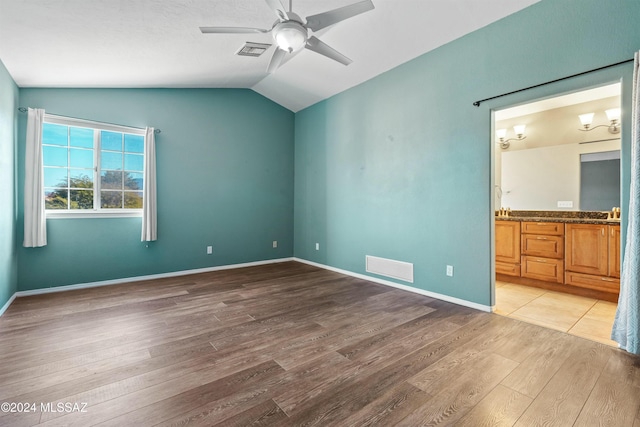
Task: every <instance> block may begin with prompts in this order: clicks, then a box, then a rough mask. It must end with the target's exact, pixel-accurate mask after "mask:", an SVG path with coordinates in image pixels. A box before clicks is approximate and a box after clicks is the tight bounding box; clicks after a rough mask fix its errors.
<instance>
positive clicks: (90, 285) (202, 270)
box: [0, 258, 293, 314]
mask: <svg viewBox="0 0 640 427" xmlns="http://www.w3.org/2000/svg"><path fill="white" fill-rule="evenodd" d="M286 261H293V258H278V259H269V260H265V261H255V262H245V263H242V264H229V265H220V266H216V267H206V268H197V269H194V270H181V271H171V272H169V273H160V274H150V275H148V276H135V277H125V278H123V279H114V280H102V281H99V282H89V283H79V284H76V285H65V286H56V287H53V288H43V289H33V290H31V291H18V292H16V293H15V294H14V296H13V298H15V297H16V296H18V297H26V296H30V295H41V294H50V293H53V292H65V291H72V290H76V289H86V288H95V287H98V286H109V285H120V284H122V283H129V282H140V281H143V280H155V279H165V278H167V277H177V276H186V275H187V274H198V273H208V272H211V271H220V270H231V269H233V268H243V267H253V266H256V265H265V264H277V263H281V262H286ZM11 301H13V299H11V300H9V302H8V303H7V304H5V305H6V307H9V303H10V302H11ZM1 313H2V312H0V314H1Z"/></svg>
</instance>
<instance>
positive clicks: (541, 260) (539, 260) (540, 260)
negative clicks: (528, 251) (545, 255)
mask: <svg viewBox="0 0 640 427" xmlns="http://www.w3.org/2000/svg"><path fill="white" fill-rule="evenodd" d="M536 261H537V262H547V261H545V260H543V259H537V260H536Z"/></svg>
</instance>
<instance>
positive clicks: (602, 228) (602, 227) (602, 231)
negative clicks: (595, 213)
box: [601, 227, 604, 236]
mask: <svg viewBox="0 0 640 427" xmlns="http://www.w3.org/2000/svg"><path fill="white" fill-rule="evenodd" d="M601 230H602V235H603V236H604V227H602V228H601Z"/></svg>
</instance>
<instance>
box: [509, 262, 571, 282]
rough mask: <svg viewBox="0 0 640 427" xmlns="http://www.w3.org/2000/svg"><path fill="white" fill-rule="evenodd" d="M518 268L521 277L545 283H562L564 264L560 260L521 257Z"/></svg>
mask: <svg viewBox="0 0 640 427" xmlns="http://www.w3.org/2000/svg"><path fill="white" fill-rule="evenodd" d="M520 268H521V270H522V277H529V278H531V279H538V280H545V281H547V282H556V283H563V282H564V277H563V276H564V274H563V273H564V262H563V261H562V260H561V259H552V258H540V257H533V256H523V257H522V262H521V263H520Z"/></svg>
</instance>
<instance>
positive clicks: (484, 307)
mask: <svg viewBox="0 0 640 427" xmlns="http://www.w3.org/2000/svg"><path fill="white" fill-rule="evenodd" d="M293 260H294V261H297V262H301V263H304V264H309V265H313V266H315V267H319V268H323V269H325V270H331V271H335V272H336V273H341V274H345V275H347V276H352V277H357V278H358V279H364V280H368V281H370V282H374V283H379V284H381V285H385V286H391V287H394V288H398V289H402V290H403V291H408V292H413V293H416V294H420V295H424V296H428V297H431V298H436V299H439V300H442V301H447V302H451V303H453V304H458V305H462V306H464V307H469V308H473V309H476V310H480V311H486V312H489V313H491V312H492V307H491V306H489V305H483V304H478V303H475V302H471V301H467V300H464V299H460V298H455V297H451V296H449V295H443V294H438V293H436V292H430V291H425V290H423V289H418V288H414V287H411V286H407V285H402V284H400V283H395V282H391V281H389V280H384V279H379V278H377V277H371V276H367V275H365V274H359V273H354V272H352V271H349V270H343V269H341V268H336V267H331V266H328V265H324V264H319V263H317V262H313V261H308V260H306V259H302V258H296V257H294V258H293Z"/></svg>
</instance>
